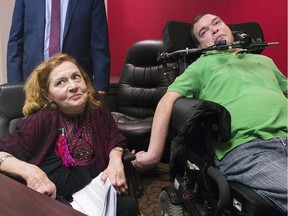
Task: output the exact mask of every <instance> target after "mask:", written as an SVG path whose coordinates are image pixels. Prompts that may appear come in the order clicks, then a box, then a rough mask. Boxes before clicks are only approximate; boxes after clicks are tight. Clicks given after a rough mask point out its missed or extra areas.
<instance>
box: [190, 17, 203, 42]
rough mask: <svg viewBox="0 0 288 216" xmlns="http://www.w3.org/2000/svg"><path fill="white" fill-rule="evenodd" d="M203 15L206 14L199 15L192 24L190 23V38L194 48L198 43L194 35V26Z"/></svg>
mask: <svg viewBox="0 0 288 216" xmlns="http://www.w3.org/2000/svg"><path fill="white" fill-rule="evenodd" d="M205 15H207V14H200V15H198V16H196V17H195V19H194V20H193V22H192V23H191V37H192V40H193V41H194V43H195V44H196V46H199V45H200V43H199V41H198V39H197V37H196V35H195V34H194V25H195V23H197V22H198V21H199V20H200V19H201V18H202V17H203V16H205Z"/></svg>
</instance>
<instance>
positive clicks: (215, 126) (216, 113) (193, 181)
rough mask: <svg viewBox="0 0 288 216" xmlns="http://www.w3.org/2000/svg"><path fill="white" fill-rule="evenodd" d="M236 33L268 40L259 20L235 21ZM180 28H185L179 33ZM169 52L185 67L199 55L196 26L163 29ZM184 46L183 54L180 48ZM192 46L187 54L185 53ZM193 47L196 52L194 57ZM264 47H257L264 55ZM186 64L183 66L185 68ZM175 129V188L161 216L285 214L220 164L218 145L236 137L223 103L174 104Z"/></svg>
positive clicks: (167, 192) (162, 199)
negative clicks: (192, 29)
mask: <svg viewBox="0 0 288 216" xmlns="http://www.w3.org/2000/svg"><path fill="white" fill-rule="evenodd" d="M229 26H230V28H231V29H232V31H242V30H243V29H245V32H247V34H249V35H251V36H252V40H253V41H254V42H262V41H264V36H263V31H262V29H261V27H260V26H259V25H258V23H254V22H253V23H241V24H232V25H229ZM179 32H183V34H182V35H180V36H179ZM163 38H164V46H165V47H166V51H167V52H170V54H173V55H169V53H168V54H167V53H166V54H165V55H164V56H165V57H164V58H162V60H163V61H178V63H179V64H182V68H183V69H185V68H186V67H187V66H188V64H190V63H191V62H193V61H194V60H195V58H197V55H198V53H197V52H194V50H195V47H196V46H195V44H193V42H192V39H191V37H190V24H188V23H182V22H176V21H170V22H169V23H167V25H166V26H165V28H164V30H163ZM181 49H182V50H183V52H181V51H180V52H179V51H174V50H181ZM185 50H186V54H185ZM189 50H192V53H193V52H194V53H195V54H196V55H193V54H192V55H191V53H189V52H188V51H189ZM262 50H263V47H260V46H259V47H258V48H257V49H255V50H253V52H254V53H261V52H262ZM180 68H181V66H180ZM170 125H171V128H172V129H173V130H176V133H177V135H176V136H175V137H174V139H173V141H172V144H171V154H170V163H169V174H170V177H171V179H172V180H174V186H165V187H163V188H162V191H161V193H160V196H159V212H158V213H159V214H158V215H161V216H162V215H163V216H164V215H165V216H170V215H171V216H172V215H177V216H188V215H192V216H212V215H213V216H220V215H221V216H222V215H223V216H278V215H281V214H280V212H278V211H277V210H276V209H274V208H272V207H271V206H270V205H269V204H268V203H267V202H266V201H264V200H263V199H262V198H261V197H260V196H259V195H258V194H257V193H256V192H255V191H254V190H253V189H251V188H249V187H247V186H245V185H242V184H240V183H237V182H228V181H227V179H226V178H225V176H224V175H223V174H222V173H221V172H220V171H219V170H217V169H216V168H214V165H213V163H214V162H213V161H214V152H213V146H214V144H215V143H218V142H219V143H221V142H225V141H228V140H229V139H230V136H231V134H230V130H231V117H230V114H229V112H228V111H227V110H226V109H225V108H224V107H223V106H221V105H219V104H217V103H214V102H211V101H204V100H197V99H187V98H180V99H178V100H177V101H176V103H175V104H174V107H173V111H172V116H171V121H170Z"/></svg>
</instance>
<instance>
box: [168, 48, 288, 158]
mask: <svg viewBox="0 0 288 216" xmlns="http://www.w3.org/2000/svg"><path fill="white" fill-rule="evenodd" d="M168 91H173V92H177V93H179V94H181V95H183V96H184V97H187V98H199V99H203V100H208V101H213V102H216V103H219V104H221V105H222V106H224V107H225V108H226V109H227V110H228V111H229V112H230V115H231V130H232V131H231V134H232V136H231V140H230V141H229V142H227V143H219V144H216V146H215V154H216V155H217V157H218V158H219V159H221V158H222V157H224V155H225V154H226V153H227V152H228V151H230V150H232V149H233V148H235V147H236V146H238V145H240V144H242V143H246V142H248V141H251V140H253V139H255V138H261V139H264V140H267V139H271V138H273V137H276V136H284V137H287V98H286V97H285V96H284V94H283V92H285V91H287V78H286V77H285V76H284V75H283V74H282V73H281V72H280V71H279V70H278V69H277V67H276V66H275V64H274V63H273V61H272V60H271V59H270V58H268V57H266V56H263V55H256V54H249V53H245V52H239V53H237V54H236V55H233V54H231V53H229V52H210V53H207V54H205V55H202V56H201V57H200V58H199V59H198V60H197V61H196V62H194V63H192V64H191V65H190V66H189V67H188V68H187V69H186V70H185V72H184V73H183V74H182V75H181V76H179V77H177V79H176V80H175V81H174V83H172V84H171V85H170V86H169V88H168Z"/></svg>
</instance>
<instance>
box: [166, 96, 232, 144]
mask: <svg viewBox="0 0 288 216" xmlns="http://www.w3.org/2000/svg"><path fill="white" fill-rule="evenodd" d="M212 115H213V116H215V115H216V116H217V122H216V125H215V127H216V128H215V129H216V130H217V141H218V142H225V141H228V140H229V139H230V136H231V124H230V123H231V117H230V113H229V112H228V111H227V109H226V108H225V107H223V106H221V105H220V104H217V103H214V102H211V101H205V100H199V99H189V98H180V99H178V100H177V101H176V102H175V104H174V107H173V110H172V116H171V121H170V125H171V127H172V128H173V129H175V130H176V131H177V132H178V133H183V134H184V133H191V131H193V130H194V129H195V127H197V125H199V124H198V123H201V121H204V120H205V121H209V120H210V118H211V116H212Z"/></svg>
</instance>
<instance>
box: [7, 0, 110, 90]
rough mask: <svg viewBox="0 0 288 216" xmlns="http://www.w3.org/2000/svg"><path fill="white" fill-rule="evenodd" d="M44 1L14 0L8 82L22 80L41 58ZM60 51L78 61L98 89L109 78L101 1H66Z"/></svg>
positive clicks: (8, 59) (103, 13) (101, 88)
mask: <svg viewBox="0 0 288 216" xmlns="http://www.w3.org/2000/svg"><path fill="white" fill-rule="evenodd" d="M44 30H45V0H16V2H15V7H14V12H13V18H12V25H11V30H10V36H9V41H8V48H7V76H8V82H10V83H12V82H22V81H25V80H26V79H27V77H28V76H29V75H30V73H31V72H32V70H33V69H34V68H35V67H36V66H37V65H38V64H39V63H40V62H41V61H42V60H43V58H44V56H43V49H44ZM62 52H63V53H67V54H69V55H71V56H73V57H74V58H76V59H77V60H78V62H79V63H80V64H81V65H82V67H83V68H84V69H85V71H86V72H87V73H88V74H89V75H90V77H91V78H93V77H94V78H93V84H94V86H95V87H96V88H97V89H98V90H107V89H108V87H109V77H110V53H109V42H108V27H107V19H106V13H105V5H104V0H69V3H68V8H67V16H66V21H65V27H64V37H63V47H62Z"/></svg>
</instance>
